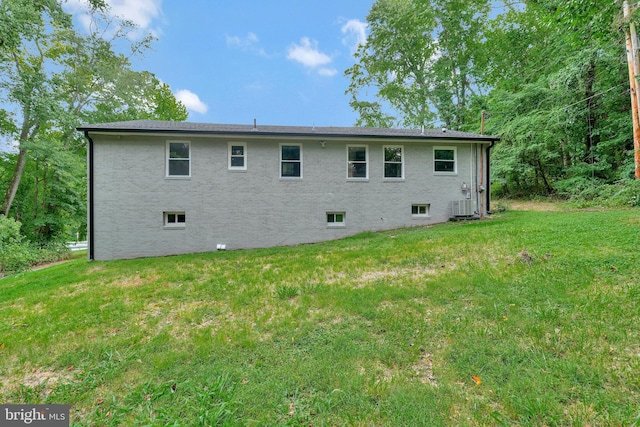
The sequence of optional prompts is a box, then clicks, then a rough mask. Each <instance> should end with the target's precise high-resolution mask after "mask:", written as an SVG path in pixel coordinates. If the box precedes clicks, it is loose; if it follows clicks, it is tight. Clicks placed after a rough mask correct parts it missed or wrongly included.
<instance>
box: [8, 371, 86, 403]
mask: <svg viewBox="0 0 640 427" xmlns="http://www.w3.org/2000/svg"><path fill="white" fill-rule="evenodd" d="M74 372H75V371H74V368H73V366H70V367H69V368H67V370H66V371H55V370H53V369H47V368H37V369H34V370H33V371H31V372H29V373H27V374H26V375H25V376H24V378H22V379H21V380H16V381H15V382H13V383H12V384H10V387H11V388H12V389H14V390H17V389H18V387H20V386H24V387H27V388H29V389H32V390H38V392H39V394H40V396H47V395H49V394H51V392H52V391H53V390H54V389H55V388H56V387H57V386H58V385H59V384H67V383H70V382H72V381H73V376H74Z"/></svg>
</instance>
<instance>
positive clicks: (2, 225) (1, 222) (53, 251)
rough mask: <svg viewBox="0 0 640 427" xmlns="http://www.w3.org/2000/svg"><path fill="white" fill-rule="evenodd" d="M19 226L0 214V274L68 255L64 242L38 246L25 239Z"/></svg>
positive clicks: (24, 268) (21, 269)
mask: <svg viewBox="0 0 640 427" xmlns="http://www.w3.org/2000/svg"><path fill="white" fill-rule="evenodd" d="M20 226H21V224H20V223H19V222H18V221H16V220H14V219H12V218H8V217H6V216H4V215H0V276H2V275H5V274H7V273H12V272H18V271H23V270H26V269H27V268H29V267H32V266H34V265H38V264H42V263H47V262H54V261H59V260H61V259H65V258H67V257H68V256H69V249H67V248H66V246H65V245H64V244H61V243H57V244H56V243H53V244H48V245H46V246H39V245H36V244H35V243H32V242H29V241H25V240H24V237H23V236H22V235H21V234H20Z"/></svg>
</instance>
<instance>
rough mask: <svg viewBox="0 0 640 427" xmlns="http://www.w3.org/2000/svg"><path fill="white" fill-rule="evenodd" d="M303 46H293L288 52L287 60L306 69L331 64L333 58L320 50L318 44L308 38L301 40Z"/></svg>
mask: <svg viewBox="0 0 640 427" xmlns="http://www.w3.org/2000/svg"><path fill="white" fill-rule="evenodd" d="M300 43H301V44H299V45H298V44H295V43H294V44H292V45H291V47H289V50H288V52H287V59H290V60H292V61H296V62H299V63H301V64H302V65H304V66H305V67H309V68H315V67H318V66H320V65H326V64H329V63H331V61H332V60H331V57H330V56H329V55H327V54H325V53H322V52H320V51H319V50H318V42H317V41H315V40H314V41H313V43H312V42H311V40H309V38H308V37H303V38H302V39H300Z"/></svg>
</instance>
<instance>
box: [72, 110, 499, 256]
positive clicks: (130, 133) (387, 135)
mask: <svg viewBox="0 0 640 427" xmlns="http://www.w3.org/2000/svg"><path fill="white" fill-rule="evenodd" d="M78 130H80V131H83V132H84V133H85V136H86V138H87V139H88V168H89V171H88V174H89V258H90V259H95V260H111V259H122V258H137V257H148V256H163V255H174V254H183V253H194V252H207V251H215V250H219V249H229V250H231V249H243V248H260V247H271V246H280V245H296V244H301V243H312V242H320V241H326V240H332V239H339V238H342V237H346V236H349V235H353V234H356V233H360V232H363V231H378V230H387V229H394V228H400V227H412V226H422V225H428V224H434V223H439V222H444V221H447V220H449V219H450V218H452V217H459V218H467V217H482V216H484V215H486V214H487V212H488V209H489V203H490V200H489V179H488V177H489V154H490V148H491V147H492V145H493V144H494V143H495V142H496V141H497V138H495V137H491V136H486V135H478V134H470V133H464V132H457V131H451V130H407V129H374V128H360V127H353V128H345V127H298V126H262V125H261V126H258V125H256V124H255V122H254V124H253V125H221V124H205V123H188V122H160V121H148V120H143V121H129V122H117V123H104V124H95V125H86V126H82V127H80V128H78Z"/></svg>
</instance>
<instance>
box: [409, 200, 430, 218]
mask: <svg viewBox="0 0 640 427" xmlns="http://www.w3.org/2000/svg"><path fill="white" fill-rule="evenodd" d="M414 208H417V211H418V212H417V213H414V212H413V211H414ZM421 208H424V209H421ZM422 210H424V212H421V211H422ZM430 210H431V205H430V204H429V203H413V204H412V205H411V216H412V217H413V218H429V217H430V216H431V213H430Z"/></svg>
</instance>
